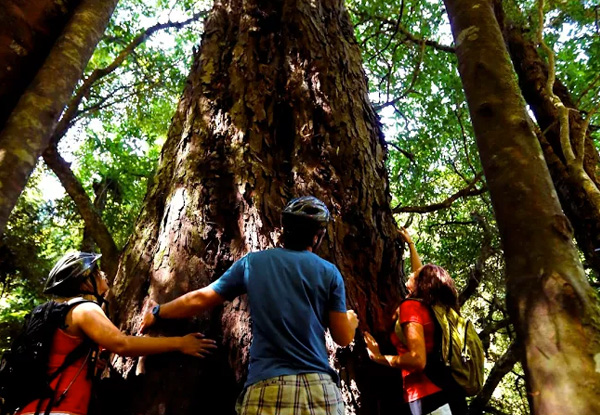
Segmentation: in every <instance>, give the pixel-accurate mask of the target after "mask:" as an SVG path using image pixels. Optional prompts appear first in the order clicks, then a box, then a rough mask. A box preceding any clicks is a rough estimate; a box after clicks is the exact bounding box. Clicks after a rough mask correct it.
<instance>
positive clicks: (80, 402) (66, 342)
mask: <svg viewBox="0 0 600 415" xmlns="http://www.w3.org/2000/svg"><path fill="white" fill-rule="evenodd" d="M82 342H83V340H82V339H80V338H79V337H74V336H71V335H70V334H67V333H66V332H64V331H62V330H60V329H58V330H56V334H55V335H54V340H53V343H52V348H51V349H50V360H49V363H48V373H52V372H54V371H55V370H56V369H58V368H59V367H60V365H62V363H63V362H64V360H65V358H66V357H67V355H68V354H69V353H70V352H71V351H73V350H75V348H76V347H77V346H79V345H80V344H81V343H82ZM88 364H89V359H88V358H87V355H86V356H83V357H81V358H80V359H78V360H76V361H75V362H74V363H73V364H72V365H70V366H68V367H67V368H66V369H65V370H63V371H62V372H61V374H59V375H58V376H57V377H56V378H55V379H54V380H53V381H52V383H51V386H52V389H53V390H55V391H56V397H58V396H60V394H62V393H63V391H64V390H66V389H67V388H69V390H68V392H67V393H66V395H65V397H64V399H63V400H62V401H61V402H60V403H59V404H58V405H56V406H53V407H52V409H51V412H61V413H66V414H73V415H86V414H87V411H88V405H89V403H90V395H91V393H92V380H91V379H89V378H88V376H87V374H88ZM71 382H73V384H72V385H71V386H70V387H69V385H70V384H71ZM38 403H39V399H38V400H35V401H33V402H31V403H30V404H28V405H26V406H25V407H24V408H23V409H22V410H20V411H19V412H17V415H26V414H33V413H35V411H36V409H37V406H38ZM47 404H48V400H47V399H45V400H44V401H43V402H42V405H41V407H40V413H42V414H43V413H44V411H45V410H46V405H47Z"/></svg>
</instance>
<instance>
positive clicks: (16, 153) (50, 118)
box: [0, 0, 117, 234]
mask: <svg viewBox="0 0 600 415" xmlns="http://www.w3.org/2000/svg"><path fill="white" fill-rule="evenodd" d="M116 3H117V0H83V1H82V2H81V4H80V5H79V7H77V10H76V11H75V13H74V15H73V17H72V18H71V20H70V21H69V23H68V24H67V26H66V27H65V30H64V32H63V33H62V35H61V36H60V38H59V39H58V40H57V41H56V43H55V45H54V47H53V49H52V51H51V52H50V55H49V56H48V58H47V59H46V61H45V63H44V65H43V67H42V68H41V69H40V70H39V71H38V73H37V75H36V77H35V79H34V80H33V82H32V83H31V84H30V85H29V87H28V88H27V90H26V91H25V93H24V94H23V95H22V96H21V98H20V100H19V102H18V104H17V106H16V107H15V109H14V111H13V112H12V114H11V116H10V117H9V119H8V120H7V121H6V124H5V126H4V129H3V130H2V131H1V132H0V234H1V233H2V232H4V227H5V226H6V221H7V220H8V216H9V215H10V212H11V211H12V209H13V207H14V205H15V203H16V202H17V199H18V197H19V195H20V194H21V191H22V190H23V188H24V186H25V184H26V183H27V179H28V178H29V175H30V174H31V172H32V171H33V168H34V167H35V164H36V162H37V159H38V157H39V156H40V155H41V153H42V151H44V150H45V149H46V147H47V146H48V143H49V140H50V137H51V136H52V133H53V132H54V128H55V126H56V123H57V120H58V117H59V116H60V113H61V112H62V110H63V108H64V106H65V104H66V103H67V102H68V100H69V98H70V96H71V93H72V92H73V89H74V88H75V86H76V84H77V81H79V79H80V78H81V75H82V73H83V70H84V68H85V65H86V64H87V62H88V60H89V58H90V56H91V55H92V52H93V50H94V48H95V47H96V44H97V43H98V41H99V40H100V37H101V36H102V34H103V33H104V29H105V28H106V25H107V24H108V21H109V19H110V16H111V14H112V12H113V10H114V8H115V5H116Z"/></svg>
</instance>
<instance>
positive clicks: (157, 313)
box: [152, 304, 160, 320]
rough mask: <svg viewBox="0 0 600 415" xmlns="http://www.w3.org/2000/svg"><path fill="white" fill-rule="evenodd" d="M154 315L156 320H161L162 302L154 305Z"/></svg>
mask: <svg viewBox="0 0 600 415" xmlns="http://www.w3.org/2000/svg"><path fill="white" fill-rule="evenodd" d="M152 315H153V316H154V319H155V320H160V304H157V305H155V306H154V307H152Z"/></svg>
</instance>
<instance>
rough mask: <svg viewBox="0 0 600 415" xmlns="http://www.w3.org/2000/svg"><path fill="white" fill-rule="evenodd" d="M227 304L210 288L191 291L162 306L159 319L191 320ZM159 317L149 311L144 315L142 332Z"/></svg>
mask: <svg viewBox="0 0 600 415" xmlns="http://www.w3.org/2000/svg"><path fill="white" fill-rule="evenodd" d="M224 302H225V298H223V297H222V296H221V295H219V294H217V292H216V291H215V290H213V289H212V288H211V287H210V286H208V287H204V288H200V289H199V290H194V291H191V292H189V293H187V294H184V295H182V296H181V297H177V298H176V299H174V300H173V301H169V302H168V303H165V304H161V305H160V306H159V310H158V318H159V319H176V318H189V317H193V316H196V315H198V314H200V313H201V312H203V311H206V310H210V309H211V308H213V307H216V306H218V305H220V304H223V303H224ZM156 320H157V317H156V316H155V314H153V313H152V310H149V311H147V312H146V314H145V315H144V320H143V321H142V325H141V327H140V331H141V332H142V333H143V332H145V331H146V330H147V329H148V328H149V327H150V326H152V325H153V324H154V323H156Z"/></svg>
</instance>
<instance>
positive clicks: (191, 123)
mask: <svg viewBox="0 0 600 415" xmlns="http://www.w3.org/2000/svg"><path fill="white" fill-rule="evenodd" d="M385 152H386V149H385V145H384V142H383V137H382V133H381V129H380V125H379V122H378V119H377V116H376V114H375V112H374V111H373V108H372V106H371V104H370V103H369V101H368V96H367V83H366V79H365V74H364V72H363V70H362V67H361V57H360V53H359V49H358V46H357V44H356V42H355V39H354V34H353V28H352V25H351V23H350V20H349V18H348V14H347V11H346V10H345V9H344V6H343V3H342V2H341V1H339V0H322V1H319V2H313V1H309V0H285V1H263V0H246V1H242V0H222V1H219V0H218V1H216V2H215V5H214V8H213V10H212V11H211V13H210V16H209V18H208V19H207V22H206V24H205V34H204V39H203V41H202V45H201V48H200V52H199V54H198V55H197V56H196V58H195V62H194V65H193V68H192V71H191V75H190V77H189V79H188V82H187V85H186V88H185V91H184V94H183V97H182V99H181V101H180V103H179V106H178V109H177V111H176V114H175V116H174V118H173V121H172V125H171V129H170V131H169V134H168V139H167V141H166V143H165V146H164V148H163V152H162V156H161V161H160V165H159V169H158V172H157V176H156V179H155V181H154V184H153V186H152V187H151V189H150V190H149V193H148V195H147V197H146V201H145V205H144V208H143V210H142V213H141V215H140V218H139V221H138V223H137V226H136V231H135V232H134V235H133V236H132V237H131V239H130V241H129V242H128V244H127V246H126V247H125V249H124V252H123V255H122V259H121V264H120V268H119V273H118V274H117V278H116V280H115V284H114V289H113V296H114V297H116V298H118V299H119V301H118V302H112V303H111V304H113V306H112V308H111V313H112V316H113V317H114V318H115V320H116V321H117V322H120V325H121V327H122V328H123V329H125V330H128V331H130V332H136V331H137V329H138V327H139V323H140V315H141V313H142V312H144V311H145V310H146V309H147V307H148V302H149V301H148V300H149V299H153V300H156V301H158V302H165V301H168V300H171V299H172V298H174V297H176V296H179V295H181V294H183V293H185V292H187V291H189V290H192V289H195V288H198V287H202V286H205V285H207V284H208V283H210V282H211V281H213V280H215V279H216V278H217V277H219V276H220V275H221V273H222V272H223V271H224V270H225V269H226V268H227V267H228V266H229V265H230V264H231V263H232V262H233V261H234V260H237V259H239V258H240V257H242V256H243V255H244V254H246V253H247V252H250V251H254V250H259V249H266V248H270V247H273V246H275V245H277V243H278V237H279V234H280V212H281V209H282V207H283V206H284V205H285V203H286V202H287V201H288V200H289V199H290V198H291V197H293V196H297V195H305V194H314V195H316V196H317V197H320V198H322V199H323V200H324V201H325V202H326V204H327V205H328V206H329V207H330V209H331V211H332V213H333V216H334V218H335V221H334V222H333V223H332V224H331V225H330V226H329V229H328V233H327V236H326V238H325V240H324V244H323V246H322V248H321V250H320V253H321V254H322V255H323V256H324V257H325V258H327V259H328V260H330V261H332V262H334V263H335V264H336V265H337V266H338V267H339V268H340V270H341V272H342V275H343V276H344V278H345V281H346V290H347V298H348V306H349V307H351V308H354V309H355V310H357V313H358V314H359V317H360V319H361V325H362V327H363V328H367V327H370V328H371V329H372V330H374V331H375V332H377V331H380V332H381V331H383V330H384V328H385V327H384V326H385V324H386V319H385V316H386V315H389V314H391V311H392V309H393V307H394V306H395V305H396V304H397V302H398V300H399V299H400V298H401V296H402V294H403V292H402V290H403V288H402V287H403V283H402V260H401V248H402V243H401V241H400V239H399V238H398V234H397V228H396V225H395V222H394V219H393V215H392V212H391V208H390V196H389V189H388V181H387V174H386V169H385V166H384V158H385ZM245 307H246V302H245V300H244V299H243V298H242V299H237V300H235V301H234V302H232V303H231V304H227V305H226V306H225V307H224V308H223V309H222V310H217V311H215V312H214V313H212V314H211V315H210V316H201V317H200V318H198V319H196V321H195V322H181V323H179V324H177V323H175V322H172V321H169V322H168V324H164V325H163V327H159V328H158V330H159V331H158V333H180V332H181V331H185V330H186V329H194V330H198V329H199V330H201V331H204V332H206V333H207V334H208V335H210V336H213V337H217V338H218V339H219V341H220V344H221V349H220V351H219V352H217V354H216V355H215V356H214V357H211V358H209V359H206V360H203V361H194V360H190V359H186V358H185V357H179V356H168V357H154V358H147V359H146V360H145V361H144V362H143V363H139V362H138V365H137V366H135V364H134V363H133V362H131V361H117V362H115V366H116V368H117V369H118V370H120V371H121V373H122V374H123V375H124V376H128V375H130V376H129V378H128V381H127V382H124V383H123V384H119V385H118V386H117V389H118V392H116V393H118V399H117V397H116V396H115V395H114V394H111V396H110V398H111V401H112V402H117V401H118V402H128V403H125V404H121V403H119V405H118V407H116V406H114V404H113V406H112V407H110V408H105V409H104V411H105V413H108V412H109V411H110V413H119V412H122V413H144V414H163V413H167V414H170V413H177V414H192V413H200V412H199V411H201V413H203V414H215V415H217V414H218V415H225V414H231V413H233V406H234V399H235V396H236V394H237V393H238V392H239V390H240V382H242V381H243V378H244V376H245V365H246V362H247V350H248V346H249V342H250V331H249V326H248V324H249V321H248V315H247V313H246V311H245V310H246V308H245ZM156 333H157V332H155V333H154V334H156ZM359 344H362V343H359ZM331 349H332V352H333V354H332V361H334V362H335V363H336V365H338V367H340V368H341V378H342V385H343V391H344V395H345V399H346V402H347V404H348V408H349V409H348V413H357V414H384V413H392V412H394V413H401V410H400V409H399V408H398V406H394V405H396V404H397V400H399V399H401V398H400V396H401V394H400V393H398V390H400V389H399V388H400V387H401V386H400V384H399V379H398V375H399V371H392V372H381V371H380V369H377V368H375V365H374V364H372V363H371V362H369V361H368V358H367V357H366V355H365V354H364V348H362V347H357V348H355V349H354V350H353V349H352V348H346V349H337V350H336V349H334V348H333V346H332V345H331ZM358 351H360V356H357V355H359V353H358ZM142 367H143V370H145V372H146V375H145V376H143V377H140V378H135V377H134V376H131V375H133V372H134V371H139V370H142ZM374 371H377V373H378V374H381V373H383V374H384V376H379V377H374V376H373V372H374ZM385 376H387V377H385ZM392 380H393V381H392ZM115 382H116V381H115ZM385 385H387V386H388V388H389V389H391V390H392V391H394V392H390V390H388V391H384V390H383V389H382V388H383V386H385ZM394 389H395V390H394ZM386 392H387V393H386ZM111 393H115V392H114V390H113V391H112V392H111ZM378 393H379V394H381V395H383V396H378V395H377V394H378ZM132 398H133V399H132ZM121 399H122V400H121ZM103 401H104V403H110V402H107V400H103ZM109 406H110V405H109Z"/></svg>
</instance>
